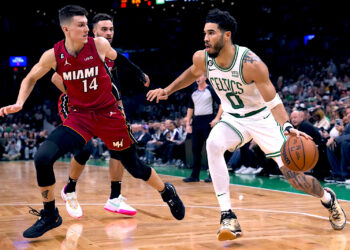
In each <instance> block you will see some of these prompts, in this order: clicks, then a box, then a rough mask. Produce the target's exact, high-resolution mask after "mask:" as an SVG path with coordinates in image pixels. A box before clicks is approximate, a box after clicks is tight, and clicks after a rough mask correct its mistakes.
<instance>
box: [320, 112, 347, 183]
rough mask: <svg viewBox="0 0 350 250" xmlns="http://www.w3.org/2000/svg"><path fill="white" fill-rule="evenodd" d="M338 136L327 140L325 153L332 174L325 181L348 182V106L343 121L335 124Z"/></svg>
mask: <svg viewBox="0 0 350 250" xmlns="http://www.w3.org/2000/svg"><path fill="white" fill-rule="evenodd" d="M335 127H336V129H337V130H338V131H339V136H338V137H335V138H334V137H330V138H329V140H328V142H327V146H328V148H327V155H328V159H329V160H330V163H331V167H332V175H331V176H330V177H329V178H325V181H326V182H338V183H346V184H350V169H349V168H350V154H349V152H350V107H348V108H347V109H346V116H344V118H343V121H342V122H339V121H337V122H336V124H335Z"/></svg>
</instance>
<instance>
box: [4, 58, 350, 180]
mask: <svg viewBox="0 0 350 250" xmlns="http://www.w3.org/2000/svg"><path fill="white" fill-rule="evenodd" d="M296 72H299V75H297V77H296V78H295V79H293V78H292V77H290V78H284V77H283V76H279V77H277V80H276V81H275V82H274V85H275V87H276V90H277V92H278V93H279V95H280V96H281V98H282V100H283V103H284V105H285V107H286V109H287V111H288V112H289V114H290V115H291V121H292V123H293V125H294V126H295V127H297V128H299V126H300V128H299V129H301V128H302V127H305V126H306V125H305V124H306V123H307V125H308V126H309V128H308V129H307V131H305V132H307V133H309V134H310V135H311V136H312V137H313V139H314V141H315V143H316V144H317V145H318V147H319V151H320V160H319V163H318V164H317V165H316V167H315V168H314V169H313V170H312V171H311V172H310V173H309V174H313V175H314V176H315V177H317V178H318V179H324V180H325V181H329V182H339V183H349V182H350V181H349V179H350V165H349V164H350V162H349V159H348V158H349V157H348V156H347V155H349V154H350V151H344V150H343V151H344V152H343V151H342V150H341V148H340V145H337V143H338V144H339V142H338V140H337V138H341V136H344V135H346V133H348V132H347V131H348V130H347V129H346V128H347V127H350V125H349V123H350V108H349V107H350V80H349V75H350V59H349V60H344V61H339V62H336V61H333V60H331V59H330V60H328V61H327V63H326V64H325V65H321V64H320V63H318V64H307V65H304V66H303V67H300V68H299V69H297V71H296ZM188 93H189V91H187V90H184V91H180V92H178V93H177V94H176V95H175V96H174V97H172V98H171V99H170V100H169V102H161V103H160V104H154V103H146V102H144V101H143V102H142V101H140V103H141V104H138V105H136V106H135V105H134V106H132V107H130V106H131V105H129V104H128V99H129V98H128V97H127V96H125V97H124V105H125V106H126V111H127V116H128V117H133V118H134V117H137V119H133V120H131V121H130V122H131V128H132V131H133V133H134V136H135V139H136V140H137V141H138V152H139V155H140V157H141V160H143V161H144V162H145V163H147V164H153V165H155V166H157V165H158V166H159V165H161V166H171V167H176V166H177V167H191V166H190V165H189V163H188V162H186V154H185V147H186V143H185V142H186V138H187V139H189V138H190V135H189V134H187V132H186V118H185V116H186V111H187V103H188V98H189V97H188ZM143 98H144V95H143ZM130 110H132V111H133V112H134V113H132V112H131V113H130V112H129V111H130ZM128 113H130V114H129V115H128ZM1 121H2V125H1V127H0V159H2V160H18V159H21V160H30V159H33V156H34V154H35V152H36V151H37V149H38V147H39V146H40V143H42V141H43V140H44V139H45V138H46V137H47V135H48V130H44V123H45V122H46V124H51V125H52V126H53V127H55V126H57V125H58V124H60V121H59V116H58V115H57V107H56V105H55V104H54V103H51V102H50V101H45V102H44V103H43V105H39V106H37V107H35V108H33V109H30V110H24V111H22V112H20V113H18V114H14V115H10V116H8V117H7V118H6V119H4V118H2V119H1ZM301 124H303V126H301ZM315 131H316V132H315ZM345 140H346V141H349V138H347V137H346V139H345ZM90 144H91V147H92V152H93V154H92V158H94V159H101V158H102V159H109V157H108V151H106V147H105V146H104V144H103V142H102V141H101V140H100V139H98V138H95V139H93V140H92V141H91V142H90ZM226 158H227V165H228V168H230V169H232V172H235V173H236V174H258V175H271V174H273V175H279V174H280V172H279V169H278V168H277V165H276V164H275V163H274V161H273V160H271V159H266V157H265V155H264V153H263V152H262V151H261V149H260V148H259V147H258V146H257V145H256V144H255V143H254V141H252V142H250V143H249V144H246V145H245V146H244V147H242V148H241V149H239V150H237V151H236V152H233V153H227V155H226ZM344 158H346V159H344ZM204 167H205V166H204ZM349 184H350V183H349Z"/></svg>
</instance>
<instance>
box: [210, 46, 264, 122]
mask: <svg viewBox="0 0 350 250" xmlns="http://www.w3.org/2000/svg"><path fill="white" fill-rule="evenodd" d="M234 46H235V47H236V52H235V56H234V58H233V61H232V64H231V66H230V67H228V68H227V69H223V68H220V66H218V65H217V64H216V62H215V59H214V58H211V57H209V55H208V53H207V52H205V59H206V67H207V78H208V79H209V81H210V83H211V85H212V86H213V88H214V90H215V92H216V94H217V95H218V96H219V98H220V100H221V106H222V109H223V111H224V112H227V113H230V114H232V115H234V116H235V117H238V118H242V117H248V116H251V115H254V114H256V113H258V112H260V111H262V110H264V109H265V108H266V105H265V102H264V99H263V98H262V96H261V94H260V92H259V90H258V89H257V87H256V86H255V83H247V82H245V81H244V79H243V76H242V74H243V73H242V68H243V58H244V56H245V54H246V53H247V52H248V51H249V49H248V48H245V47H240V46H238V45H234Z"/></svg>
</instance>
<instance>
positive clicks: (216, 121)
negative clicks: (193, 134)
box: [209, 119, 220, 127]
mask: <svg viewBox="0 0 350 250" xmlns="http://www.w3.org/2000/svg"><path fill="white" fill-rule="evenodd" d="M219 121H220V119H214V120H212V121H211V122H210V123H209V124H210V127H214V126H215V125H216V123H218V122H219Z"/></svg>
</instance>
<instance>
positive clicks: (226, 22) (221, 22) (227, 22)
mask: <svg viewBox="0 0 350 250" xmlns="http://www.w3.org/2000/svg"><path fill="white" fill-rule="evenodd" d="M205 23H216V24H217V25H218V28H219V29H220V30H221V31H231V40H232V41H233V37H234V35H235V34H236V31H237V22H236V19H235V18H234V17H233V16H231V15H230V13H229V12H228V11H222V10H219V9H212V10H210V11H209V13H208V15H207V17H206V19H205Z"/></svg>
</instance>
